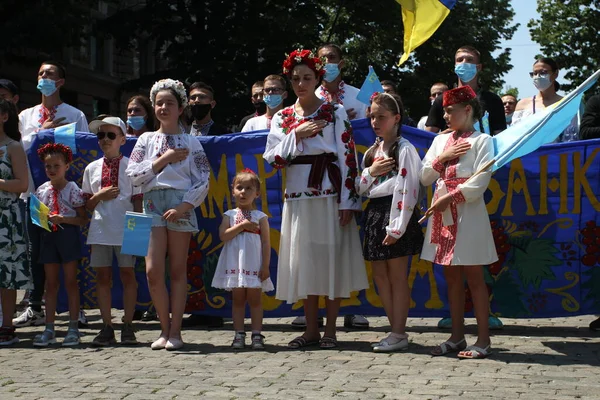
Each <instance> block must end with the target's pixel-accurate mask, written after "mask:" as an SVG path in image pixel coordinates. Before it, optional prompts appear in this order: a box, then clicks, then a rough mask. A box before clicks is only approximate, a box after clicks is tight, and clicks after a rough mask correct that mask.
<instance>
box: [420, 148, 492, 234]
mask: <svg viewBox="0 0 600 400" xmlns="http://www.w3.org/2000/svg"><path fill="white" fill-rule="evenodd" d="M495 162H496V159H491V160H490V161H488V162H486V163H485V164H483V166H482V167H481V168H479V169H478V170H477V172H475V173H474V174H473V175H471V176H470V177H469V179H467V180H466V181H465V183H469V182H471V181H472V180H473V179H475V177H477V176H479V175H481V174H483V173H484V172H485V171H487V170H488V169H490V167H492V166H493V165H494V163H495ZM432 214H433V209H431V208H429V209H428V210H427V211H425V215H423V217H422V218H421V219H420V220H419V225H420V224H422V223H423V222H425V221H427V218H429V217H430V216H431V215H432Z"/></svg>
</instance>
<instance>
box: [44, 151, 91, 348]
mask: <svg viewBox="0 0 600 400" xmlns="http://www.w3.org/2000/svg"><path fill="white" fill-rule="evenodd" d="M38 155H39V157H40V159H41V160H42V162H43V163H44V168H45V169H46V175H47V176H48V178H49V179H50V181H48V182H46V183H44V184H42V185H41V186H40V187H38V188H37V190H36V191H35V195H36V197H37V198H38V199H39V200H40V201H41V202H42V203H44V204H45V205H46V206H47V207H48V208H49V209H50V212H49V217H48V221H50V223H51V227H52V229H51V231H50V232H48V231H45V230H44V231H42V234H41V243H40V259H39V263H41V264H44V271H45V274H46V329H45V330H44V332H43V333H42V334H40V335H37V336H36V337H35V338H34V340H33V345H34V346H38V347H46V346H48V345H49V344H52V343H56V333H55V331H54V318H55V315H56V303H57V297H58V289H59V287H60V280H59V272H60V267H61V265H62V267H63V273H64V283H65V289H66V291H67V298H68V303H69V329H68V330H67V335H66V336H65V339H64V340H63V343H62V345H63V346H77V345H78V344H79V336H80V335H79V328H78V318H79V284H78V283H77V270H78V268H77V267H78V261H79V259H81V241H80V236H81V231H80V228H81V226H83V225H84V224H85V223H86V222H87V213H86V211H85V198H84V197H83V193H82V192H81V189H80V188H79V187H78V186H77V184H76V183H75V182H69V181H68V180H67V179H66V177H65V174H66V172H67V170H68V169H69V166H70V164H71V162H72V161H73V153H72V152H71V149H70V148H68V147H67V146H64V145H62V144H57V143H48V144H46V145H44V146H42V147H41V148H40V149H38Z"/></svg>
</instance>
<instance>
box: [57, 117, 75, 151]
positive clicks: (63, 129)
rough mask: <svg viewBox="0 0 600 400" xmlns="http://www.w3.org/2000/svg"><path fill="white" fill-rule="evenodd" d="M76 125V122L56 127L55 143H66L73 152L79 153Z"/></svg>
mask: <svg viewBox="0 0 600 400" xmlns="http://www.w3.org/2000/svg"><path fill="white" fill-rule="evenodd" d="M75 126H76V123H75V122H73V123H71V124H67V125H63V126H59V127H57V128H55V129H54V143H60V144H64V145H65V146H67V147H69V148H70V149H71V151H72V152H73V154H75V153H77V145H76V143H75Z"/></svg>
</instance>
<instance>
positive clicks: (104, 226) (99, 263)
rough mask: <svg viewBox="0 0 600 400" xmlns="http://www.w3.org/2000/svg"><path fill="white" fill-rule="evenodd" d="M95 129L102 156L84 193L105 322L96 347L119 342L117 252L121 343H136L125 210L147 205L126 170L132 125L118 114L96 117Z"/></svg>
mask: <svg viewBox="0 0 600 400" xmlns="http://www.w3.org/2000/svg"><path fill="white" fill-rule="evenodd" d="M90 131H91V132H92V133H95V134H96V136H97V138H98V144H99V146H100V149H101V150H102V151H103V152H104V157H103V158H102V159H99V160H96V161H94V162H92V163H90V164H89V165H88V166H87V167H86V168H85V171H84V173H83V184H82V186H83V193H84V196H85V197H86V200H87V201H86V204H85V206H86V208H87V209H88V210H90V211H92V212H93V216H92V220H91V222H90V229H89V233H88V240H87V244H89V245H91V246H92V249H91V250H92V251H91V256H90V266H91V267H93V268H95V269H96V285H97V286H96V290H97V296H98V307H99V308H100V314H101V315H102V321H103V322H104V327H103V328H102V330H101V331H100V333H99V334H98V335H97V336H96V337H95V338H94V340H93V341H92V345H94V346H108V345H111V344H115V343H116V339H115V331H114V329H113V326H112V322H111V319H112V317H111V283H112V261H113V254H114V255H115V256H116V258H117V261H118V263H119V273H120V276H121V282H122V284H123V309H124V311H125V316H124V318H123V322H124V325H123V328H122V330H121V343H122V344H137V340H136V337H135V333H134V329H133V326H132V324H131V323H132V320H133V312H134V311H135V303H136V299H137V282H136V279H135V272H134V269H133V265H134V261H135V260H134V257H133V256H132V255H127V254H121V243H122V242H123V221H124V218H125V212H127V211H137V212H141V210H142V196H141V194H140V192H141V191H140V189H139V188H135V189H134V186H133V183H132V181H131V179H130V178H129V177H128V176H127V175H126V174H125V170H126V169H127V164H128V162H129V159H128V158H127V157H124V156H123V155H122V154H121V146H122V145H124V144H125V141H126V139H125V135H126V134H127V128H126V127H125V123H124V122H123V121H122V120H121V119H120V118H118V117H106V118H104V119H102V120H96V121H92V122H91V123H90Z"/></svg>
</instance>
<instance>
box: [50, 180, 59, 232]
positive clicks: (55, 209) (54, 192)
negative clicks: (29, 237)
mask: <svg viewBox="0 0 600 400" xmlns="http://www.w3.org/2000/svg"><path fill="white" fill-rule="evenodd" d="M50 193H51V200H50V202H51V203H52V204H51V206H52V208H51V209H50V213H51V214H54V215H60V202H59V196H60V190H58V189H57V188H55V187H54V186H52V188H51V192H50ZM52 230H53V231H54V232H56V231H57V230H58V226H57V225H55V224H52Z"/></svg>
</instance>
